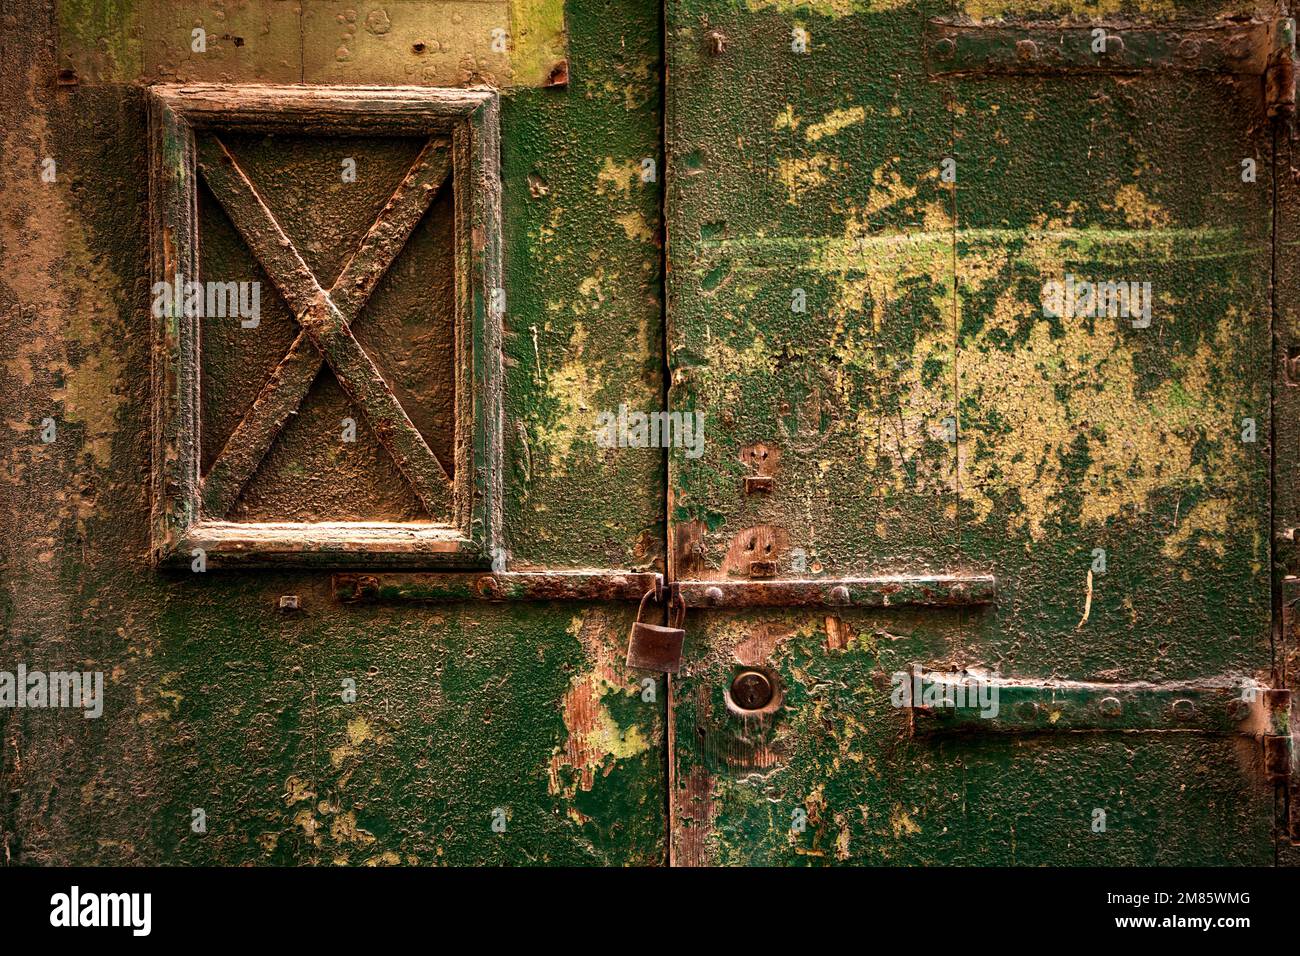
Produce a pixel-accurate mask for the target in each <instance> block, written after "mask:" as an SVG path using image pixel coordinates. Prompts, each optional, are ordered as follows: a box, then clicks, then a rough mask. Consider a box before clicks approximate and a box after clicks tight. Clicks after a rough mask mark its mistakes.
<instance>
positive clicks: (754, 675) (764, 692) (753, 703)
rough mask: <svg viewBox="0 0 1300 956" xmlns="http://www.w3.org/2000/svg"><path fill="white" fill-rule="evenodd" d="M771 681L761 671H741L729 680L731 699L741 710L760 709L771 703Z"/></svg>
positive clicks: (772, 690) (772, 691)
mask: <svg viewBox="0 0 1300 956" xmlns="http://www.w3.org/2000/svg"><path fill="white" fill-rule="evenodd" d="M773 693H774V689H773V687H772V681H771V680H770V679H769V678H768V676H767V675H766V674H764V673H763V672H762V671H741V672H740V673H739V674H737V675H736V679H735V680H733V681H732V682H731V701H732V703H734V704H735V705H736V706H737V707H739V708H740V709H741V710H762V709H763V708H764V707H766V706H767V705H768V704H770V703H772V695H773Z"/></svg>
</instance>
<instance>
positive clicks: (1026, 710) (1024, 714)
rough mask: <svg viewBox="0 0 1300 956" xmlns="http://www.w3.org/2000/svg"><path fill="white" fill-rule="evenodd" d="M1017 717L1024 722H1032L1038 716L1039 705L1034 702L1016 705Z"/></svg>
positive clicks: (1027, 701) (1024, 701)
mask: <svg viewBox="0 0 1300 956" xmlns="http://www.w3.org/2000/svg"><path fill="white" fill-rule="evenodd" d="M1016 716H1017V717H1019V718H1021V719H1022V720H1032V719H1033V718H1034V717H1036V716H1038V705H1037V704H1035V703H1034V702H1033V701H1032V700H1022V701H1021V702H1020V703H1018V704H1016Z"/></svg>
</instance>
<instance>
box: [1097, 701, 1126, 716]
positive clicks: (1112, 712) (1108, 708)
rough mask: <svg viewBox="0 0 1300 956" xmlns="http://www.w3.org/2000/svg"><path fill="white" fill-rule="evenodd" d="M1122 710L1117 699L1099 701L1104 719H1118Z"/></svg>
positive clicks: (1121, 705)
mask: <svg viewBox="0 0 1300 956" xmlns="http://www.w3.org/2000/svg"><path fill="white" fill-rule="evenodd" d="M1123 709H1124V705H1123V704H1121V703H1120V702H1119V698H1118V697H1103V698H1102V699H1101V712H1102V715H1103V716H1106V717H1118V716H1119V715H1120V712H1121V711H1122V710H1123Z"/></svg>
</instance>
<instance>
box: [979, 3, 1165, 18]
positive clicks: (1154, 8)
mask: <svg viewBox="0 0 1300 956" xmlns="http://www.w3.org/2000/svg"><path fill="white" fill-rule="evenodd" d="M960 9H961V10H962V11H963V12H965V14H966V15H967V16H969V17H970V18H971V19H973V20H986V19H995V18H1001V17H1008V16H1010V17H1022V18H1032V17H1034V16H1036V15H1037V16H1041V15H1049V14H1050V15H1052V16H1071V15H1072V16H1077V17H1089V18H1097V17H1113V16H1118V15H1120V14H1132V13H1134V12H1138V13H1141V14H1144V15H1146V16H1148V17H1166V16H1172V15H1173V14H1174V13H1175V12H1176V10H1177V5H1176V3H1175V2H1174V0H965V2H964V3H962V4H961V5H960Z"/></svg>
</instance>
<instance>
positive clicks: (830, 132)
mask: <svg viewBox="0 0 1300 956" xmlns="http://www.w3.org/2000/svg"><path fill="white" fill-rule="evenodd" d="M866 118H867V111H866V110H865V109H864V108H862V107H861V106H854V107H853V108H851V109H847V110H834V111H832V112H830V113H827V114H826V117H825V118H824V119H823V120H821V122H819V123H813V124H811V125H810V126H809V127H808V128H807V129H805V130H804V133H803V135H804V138H805V139H806V140H808V142H810V143H815V142H817V141H818V140H819V139H822V138H823V137H825V136H834V135H835V134H836V133H838V132H839V131H840V130H842V129H845V128H846V127H849V126H853V125H855V124H857V123H861V122H862V121H863V120H865V119H866Z"/></svg>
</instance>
